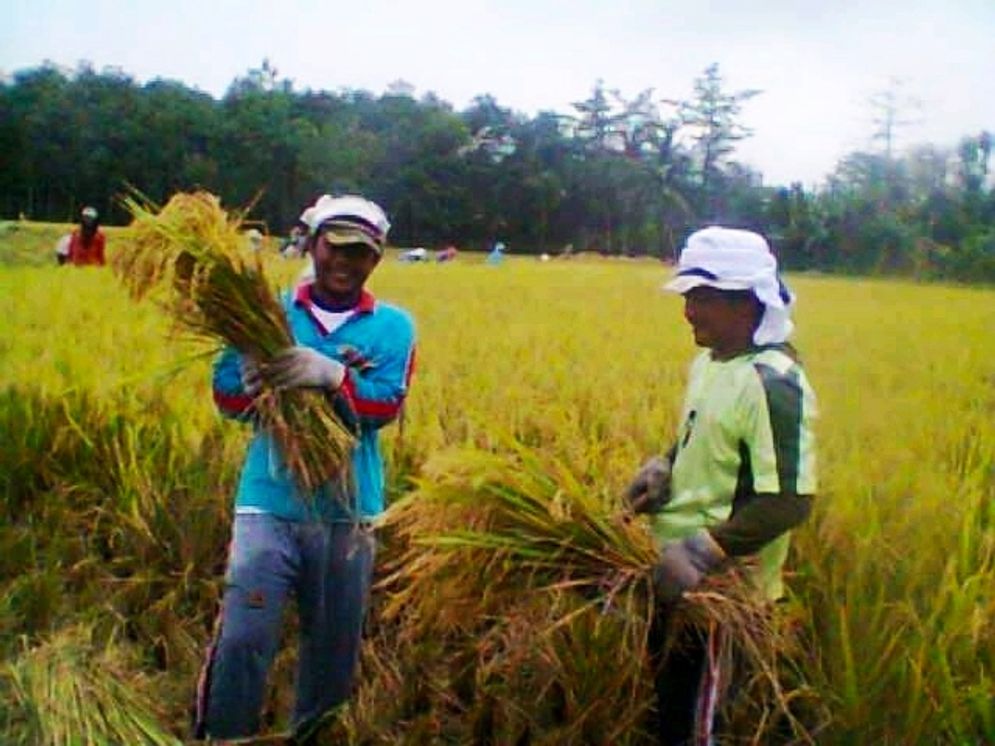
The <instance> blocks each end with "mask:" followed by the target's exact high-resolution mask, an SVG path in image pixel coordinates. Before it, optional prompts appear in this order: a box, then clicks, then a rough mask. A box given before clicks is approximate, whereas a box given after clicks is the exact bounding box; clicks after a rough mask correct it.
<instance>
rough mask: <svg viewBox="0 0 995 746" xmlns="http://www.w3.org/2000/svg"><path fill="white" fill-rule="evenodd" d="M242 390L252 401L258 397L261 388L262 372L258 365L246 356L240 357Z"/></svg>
mask: <svg viewBox="0 0 995 746" xmlns="http://www.w3.org/2000/svg"><path fill="white" fill-rule="evenodd" d="M241 368H242V390H244V391H245V393H246V394H247V395H249V396H251V397H252V398H253V399H255V398H256V397H257V396H258V395H259V391H260V389H262V387H263V377H262V372H261V371H260V370H259V363H257V362H256V361H255V360H254V359H253V358H251V357H248V356H247V355H243V356H242V365H241Z"/></svg>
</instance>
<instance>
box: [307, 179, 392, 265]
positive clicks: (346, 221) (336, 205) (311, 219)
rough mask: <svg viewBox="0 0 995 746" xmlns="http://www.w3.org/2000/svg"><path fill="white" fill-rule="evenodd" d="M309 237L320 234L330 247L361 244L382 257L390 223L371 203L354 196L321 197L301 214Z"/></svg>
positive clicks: (376, 206)
mask: <svg viewBox="0 0 995 746" xmlns="http://www.w3.org/2000/svg"><path fill="white" fill-rule="evenodd" d="M300 219H301V221H303V222H304V223H306V224H307V226H308V230H309V232H310V233H311V235H312V236H314V235H317V234H318V233H319V232H321V233H323V234H324V236H325V240H326V241H328V242H329V243H332V244H338V245H342V244H349V243H365V244H366V245H367V246H369V247H370V248H372V249H373V250H374V251H376V252H377V253H378V254H383V249H384V243H385V242H386V240H387V231H389V230H390V221H388V220H387V215H386V214H385V213H384V211H383V210H382V209H381V208H380V206H379V205H378V204H376V203H375V202H371V201H370V200H368V199H366V198H364V197H359V196H357V195H352V194H349V195H344V196H342V197H332V196H331V195H328V194H325V195H323V196H321V197H319V198H318V201H317V202H315V203H314V205H313V206H312V207H309V208H308V209H306V210H305V211H304V212H303V213H302V214H301V218H300Z"/></svg>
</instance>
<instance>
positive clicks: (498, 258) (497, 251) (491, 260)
mask: <svg viewBox="0 0 995 746" xmlns="http://www.w3.org/2000/svg"><path fill="white" fill-rule="evenodd" d="M486 261H487V263H488V264H495V265H496V264H500V263H501V262H502V261H504V244H503V243H501V242H500V241H498V242H497V243H495V244H494V248H493V249H491V251H490V253H489V254H488V255H487V259H486Z"/></svg>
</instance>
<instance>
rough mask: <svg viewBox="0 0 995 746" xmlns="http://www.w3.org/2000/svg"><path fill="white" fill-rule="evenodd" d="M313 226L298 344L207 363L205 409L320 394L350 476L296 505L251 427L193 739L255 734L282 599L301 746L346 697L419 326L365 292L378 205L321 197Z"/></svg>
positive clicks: (297, 318) (294, 493) (247, 408)
mask: <svg viewBox="0 0 995 746" xmlns="http://www.w3.org/2000/svg"><path fill="white" fill-rule="evenodd" d="M308 218H309V221H310V223H309V225H310V238H309V250H310V252H311V255H312V260H313V264H314V278H313V280H305V281H303V282H301V283H299V284H298V286H297V287H296V289H295V290H294V291H293V293H292V294H291V295H290V296H289V297H288V298H287V299H286V305H285V311H286V314H287V318H288V321H289V323H290V327H291V329H292V332H293V335H294V338H295V340H296V345H294V346H292V347H290V348H288V349H286V350H284V351H283V352H281V353H280V354H278V355H277V356H276V358H275V360H274V361H273V362H272V363H270V364H268V365H267V366H265V367H260V366H259V365H256V364H254V363H253V362H252V361H250V360H246V359H243V358H242V357H241V356H240V355H239V354H238V353H237V352H236V351H235V350H232V349H228V350H225V351H224V352H223V353H222V354H221V356H220V358H219V359H218V360H217V362H216V364H215V369H214V398H215V401H216V402H217V404H218V406H219V407H220V409H221V411H222V412H223V413H225V414H227V415H229V416H232V417H238V418H251V414H252V402H253V397H254V395H255V394H257V393H258V391H259V389H260V383H261V380H263V379H265V380H266V381H268V383H270V384H271V385H274V386H276V387H278V388H293V387H306V388H313V389H318V390H321V391H324V392H325V393H326V395H328V396H329V397H334V404H335V406H336V410H337V411H339V412H341V413H343V418H344V419H345V420H347V421H351V422H354V423H355V424H356V427H357V431H358V444H357V446H356V448H355V451H354V453H353V457H352V471H351V475H350V476H351V479H349V480H341V481H340V480H336V481H335V483H334V484H332V483H329V484H326V485H325V486H323V487H322V488H320V489H319V490H317V491H316V493H315V494H313V495H309V496H306V495H302V494H300V492H299V490H298V488H297V486H296V484H295V483H294V481H293V478H292V477H291V475H290V474H289V473H288V472H287V469H286V467H285V466H284V465H283V462H282V458H281V457H280V454H279V452H278V451H277V449H276V448H275V446H274V443H273V441H272V439H271V438H270V436H269V435H268V434H267V433H265V432H262V431H259V430H258V429H257V431H256V433H255V435H254V437H253V439H252V441H251V443H250V444H249V448H248V453H247V455H246V458H245V463H244V465H243V468H242V474H241V479H240V481H239V485H238V489H237V492H236V495H235V518H234V525H233V531H232V542H231V548H230V556H229V560H228V569H227V574H226V576H225V592H224V598H223V601H222V608H221V617H220V623H219V627H218V630H217V633H216V639H215V641H214V644H213V645H212V647H211V649H210V651H209V655H208V660H207V664H206V667H205V669H204V671H203V674H202V677H201V681H200V684H199V686H198V699H197V712H196V725H195V731H196V735H197V736H198V737H201V738H203V737H211V738H214V739H231V738H238V737H244V736H251V735H254V734H256V733H257V732H258V730H259V727H260V711H261V709H262V706H263V695H264V691H265V682H266V676H267V673H268V671H269V667H270V664H271V662H272V660H273V656H274V654H275V653H276V650H277V646H278V643H279V640H280V627H281V619H282V615H283V609H284V605H285V602H286V600H287V598H288V597H289V596H290V595H293V596H295V597H296V600H297V606H298V610H299V616H300V642H299V656H298V675H297V691H296V702H295V706H294V712H293V727H294V731H295V734H296V736H297V737H298V738H299V739H305V740H306V739H307V738H308V734H313V732H314V731H316V730H317V726H318V724H320V722H321V721H322V719H323V717H324V716H325V715H326V714H327V713H329V712H330V711H331V710H332V709H333V708H335V707H336V706H337V705H339V704H341V703H343V702H345V701H346V700H347V699H348V697H349V695H350V693H351V690H352V685H353V677H354V672H355V669H356V665H357V662H358V657H359V650H360V641H361V631H362V625H363V615H364V612H365V607H366V602H367V596H368V593H369V586H370V580H371V577H372V571H373V559H374V538H373V533H372V529H371V524H370V521H372V519H374V518H375V517H376V516H378V515H379V514H380V513H381V511H382V510H383V509H384V473H383V462H382V459H381V456H380V451H379V445H378V431H379V429H380V428H381V427H383V426H384V425H386V424H387V423H389V422H391V421H392V420H393V419H394V418H395V417H396V416H397V415H398V413H399V412H400V409H401V406H402V404H403V402H404V400H405V397H406V396H407V393H408V385H409V383H410V378H411V373H412V368H413V362H414V326H413V323H412V321H411V318H410V317H409V316H408V314H407V313H406V312H404V311H402V310H400V309H399V308H396V307H394V306H392V305H388V304H386V303H382V302H380V301H377V300H375V299H374V297H373V295H371V294H370V293H369V292H368V291H367V290H366V289H365V283H366V280H367V278H368V277H369V276H370V274H371V273H372V272H373V270H374V269H375V268H376V266H377V264H378V263H379V262H380V259H381V257H382V255H383V249H384V241H385V239H386V236H387V231H388V229H389V227H390V225H389V223H388V222H387V217H386V215H384V213H383V211H382V210H381V209H380V207H379V206H377V205H376V204H374V203H372V202H369V201H367V200H365V199H363V198H361V197H356V196H344V197H335V198H333V197H327V196H326V197H322V198H321V199H320V200H319V201H318V202H317V203H316V204H315V206H314V207H313V208H312V209H311V211H310V212H309V213H308ZM297 742H298V743H300V742H302V741H301V740H298V741H297Z"/></svg>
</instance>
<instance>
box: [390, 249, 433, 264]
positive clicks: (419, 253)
mask: <svg viewBox="0 0 995 746" xmlns="http://www.w3.org/2000/svg"><path fill="white" fill-rule="evenodd" d="M397 258H398V260H399V261H402V262H415V263H417V262H424V261H427V260H428V252H427V251H426V250H425V249H424V247H422V246H419V247H418V248H416V249H408V250H407V251H405V252H402V253H401V255H400V256H398V257H397Z"/></svg>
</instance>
